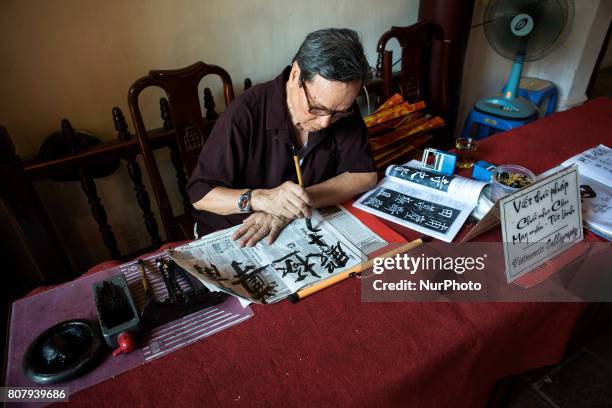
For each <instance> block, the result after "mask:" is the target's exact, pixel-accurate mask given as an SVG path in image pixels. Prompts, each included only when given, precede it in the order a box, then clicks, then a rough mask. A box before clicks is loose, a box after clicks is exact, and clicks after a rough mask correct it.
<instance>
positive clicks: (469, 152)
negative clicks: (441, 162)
mask: <svg viewBox="0 0 612 408" xmlns="http://www.w3.org/2000/svg"><path fill="white" fill-rule="evenodd" d="M477 149H478V142H476V141H475V140H474V139H465V138H462V137H460V138H458V139H456V140H455V150H456V151H457V167H459V168H460V169H469V168H472V167H473V166H474V163H475V162H476V150H477Z"/></svg>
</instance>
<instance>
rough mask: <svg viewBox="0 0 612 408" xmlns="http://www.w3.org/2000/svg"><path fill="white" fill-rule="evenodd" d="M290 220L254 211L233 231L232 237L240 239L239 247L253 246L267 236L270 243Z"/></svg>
mask: <svg viewBox="0 0 612 408" xmlns="http://www.w3.org/2000/svg"><path fill="white" fill-rule="evenodd" d="M290 222H291V220H290V219H288V218H285V217H279V216H276V215H271V214H266V213H264V212H255V213H253V214H251V215H250V216H249V217H248V218H246V219H245V220H244V221H243V222H242V227H240V228H238V229H237V230H236V232H234V234H233V235H232V239H233V240H234V241H235V240H237V239H240V246H241V247H253V246H255V244H257V243H258V242H259V241H261V240H262V239H264V238H265V237H266V236H267V237H268V240H267V241H268V245H270V244H273V243H274V241H275V240H276V237H278V234H280V232H281V231H282V229H283V228H285V226H286V225H287V224H289V223H290Z"/></svg>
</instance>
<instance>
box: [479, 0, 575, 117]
mask: <svg viewBox="0 0 612 408" xmlns="http://www.w3.org/2000/svg"><path fill="white" fill-rule="evenodd" d="M573 20H574V3H573V1H572V0H492V1H491V2H490V3H489V4H488V5H487V8H486V10H485V17H484V21H483V25H484V31H485V36H486V37H487V41H488V42H489V44H490V45H491V47H492V48H493V49H494V50H495V52H497V53H498V54H499V55H501V56H502V57H505V58H508V59H512V60H514V63H513V64H512V70H511V71H510V77H509V78H508V82H507V84H506V86H505V87H504V92H503V94H502V95H501V96H494V97H488V98H483V99H480V100H479V101H478V102H476V105H475V108H476V109H477V110H479V111H481V112H485V113H488V114H491V115H495V116H499V117H503V118H508V119H512V120H521V119H527V118H529V117H531V116H532V115H535V113H536V112H537V108H536V107H535V105H533V104H532V103H531V102H530V101H528V100H527V99H525V98H522V97H520V96H518V95H517V93H518V88H519V82H520V79H521V72H522V70H523V63H524V62H526V61H534V60H537V59H540V58H543V57H544V56H546V55H547V54H548V53H550V52H551V51H552V50H554V49H555V48H556V47H558V46H559V45H560V44H562V43H563V41H565V39H566V37H567V35H568V34H569V31H570V28H571V25H572V21H573Z"/></svg>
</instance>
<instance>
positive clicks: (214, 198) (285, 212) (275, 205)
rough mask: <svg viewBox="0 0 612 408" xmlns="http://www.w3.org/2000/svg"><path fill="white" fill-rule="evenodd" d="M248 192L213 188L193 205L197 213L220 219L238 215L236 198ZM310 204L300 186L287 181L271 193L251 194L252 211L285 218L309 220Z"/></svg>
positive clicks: (270, 191) (257, 192)
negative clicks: (307, 218)
mask: <svg viewBox="0 0 612 408" xmlns="http://www.w3.org/2000/svg"><path fill="white" fill-rule="evenodd" d="M247 191H248V190H247V189H244V188H243V189H234V188H227V187H215V188H213V189H212V190H211V191H210V192H208V194H206V195H205V196H204V197H203V198H202V199H200V200H199V201H197V202H195V203H193V206H194V207H195V208H196V209H198V210H204V211H208V212H212V213H215V214H220V215H229V214H238V213H240V211H239V210H238V198H239V197H240V195H241V194H244V193H245V192H247ZM310 208H311V201H310V197H309V196H308V193H306V191H305V190H304V189H303V188H302V187H300V186H299V185H297V184H295V183H293V182H291V181H286V182H284V183H283V184H281V185H280V186H278V187H276V188H271V189H255V190H253V192H252V193H251V210H252V211H254V212H258V211H261V212H265V213H268V214H271V215H275V216H280V217H285V218H290V219H293V218H303V217H310V215H311V212H310Z"/></svg>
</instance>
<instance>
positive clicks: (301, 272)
mask: <svg viewBox="0 0 612 408" xmlns="http://www.w3.org/2000/svg"><path fill="white" fill-rule="evenodd" d="M309 257H310V256H307V257H306V258H303V257H301V256H300V255H299V252H298V251H294V252H291V253H289V254H287V255H285V256H283V257H282V258H279V259H277V260H275V261H273V262H272V267H273V268H274V269H275V270H276V271H277V272H282V274H283V275H282V277H283V278H284V277H285V276H287V275H289V274H297V277H296V279H295V281H296V282H299V281H302V280H304V279H306V278H307V277H308V275H307V274H310V275H312V276H314V277H316V278H320V276H319V275H318V274H317V273H316V272H315V271H314V270H313V269H312V267H313V266H314V263H310V262H308V260H309ZM292 258H293V259H292ZM283 264H284V267H282V266H281V265H283Z"/></svg>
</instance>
